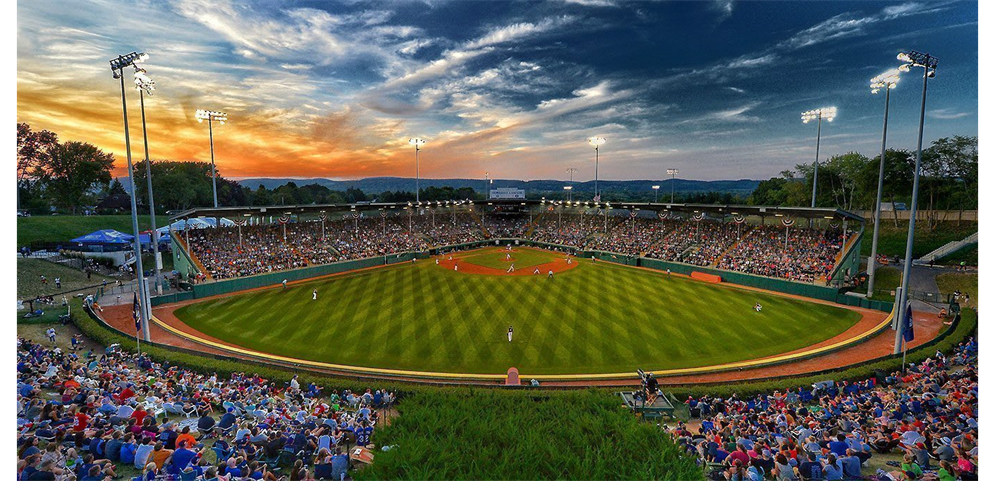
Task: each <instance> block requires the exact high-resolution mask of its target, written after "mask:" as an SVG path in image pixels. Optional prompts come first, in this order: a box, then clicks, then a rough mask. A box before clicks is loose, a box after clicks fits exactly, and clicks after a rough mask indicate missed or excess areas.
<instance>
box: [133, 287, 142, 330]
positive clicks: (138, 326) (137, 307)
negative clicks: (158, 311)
mask: <svg viewBox="0 0 995 481" xmlns="http://www.w3.org/2000/svg"><path fill="white" fill-rule="evenodd" d="M131 316H132V317H134V318H135V332H142V305H141V304H139V303H138V293H137V292H136V293H135V303H134V304H133V305H132V307H131Z"/></svg>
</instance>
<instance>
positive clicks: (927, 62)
mask: <svg viewBox="0 0 995 481" xmlns="http://www.w3.org/2000/svg"><path fill="white" fill-rule="evenodd" d="M898 60H901V61H902V62H904V63H903V64H902V65H901V66H899V67H898V70H899V71H901V72H908V71H909V70H911V69H912V67H922V103H921V104H920V106H919V144H918V145H917V147H916V168H915V170H914V171H913V180H912V206H911V208H910V209H909V235H908V239H907V240H906V245H905V265H904V266H902V287H901V290H900V291H899V294H898V297H899V299H898V321H897V322H896V327H897V329H896V330H895V331H896V332H895V354H898V352H899V351H901V350H902V349H901V348H902V344H903V342H902V341H903V340H904V337H905V327H906V326H905V316H906V315H907V314H906V310H907V309H908V306H907V305H906V303H907V302H908V298H909V295H908V282H909V275H910V274H911V272H912V243H913V241H914V240H915V235H916V209H917V208H918V206H919V170H920V169H921V168H922V131H923V123H924V122H925V120H926V84H927V82H928V81H929V79H930V78H931V77H935V76H936V65H937V60H936V57H933V56H931V55H930V54H928V53H920V52H916V51H915V50H913V51H910V52H907V53H906V52H902V53H900V54H898ZM882 160H883V159H882ZM902 367H903V369H904V367H905V361H904V358H903V361H902Z"/></svg>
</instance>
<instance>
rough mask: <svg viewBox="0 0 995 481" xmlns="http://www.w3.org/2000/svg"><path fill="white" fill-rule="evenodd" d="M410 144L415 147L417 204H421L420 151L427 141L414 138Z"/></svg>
mask: <svg viewBox="0 0 995 481" xmlns="http://www.w3.org/2000/svg"><path fill="white" fill-rule="evenodd" d="M408 143H409V144H411V145H414V146H415V202H421V196H420V194H419V192H418V191H419V190H421V189H420V188H419V185H418V184H419V183H420V182H419V180H420V178H421V173H420V171H419V166H418V151H419V150H421V146H423V145H425V139H419V138H417V137H416V138H413V139H408Z"/></svg>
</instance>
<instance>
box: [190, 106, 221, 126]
mask: <svg viewBox="0 0 995 481" xmlns="http://www.w3.org/2000/svg"><path fill="white" fill-rule="evenodd" d="M205 120H207V121H209V122H218V123H220V124H221V125H224V124H225V122H228V114H226V113H224V112H217V111H214V110H201V109H198V110H197V122H203V121H205Z"/></svg>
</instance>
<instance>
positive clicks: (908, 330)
mask: <svg viewBox="0 0 995 481" xmlns="http://www.w3.org/2000/svg"><path fill="white" fill-rule="evenodd" d="M903 322H904V325H903V326H902V337H903V338H905V342H912V340H914V339H915V338H916V334H915V332H913V330H912V302H911V301H909V303H908V304H906V305H905V320H904V321H903Z"/></svg>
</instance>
